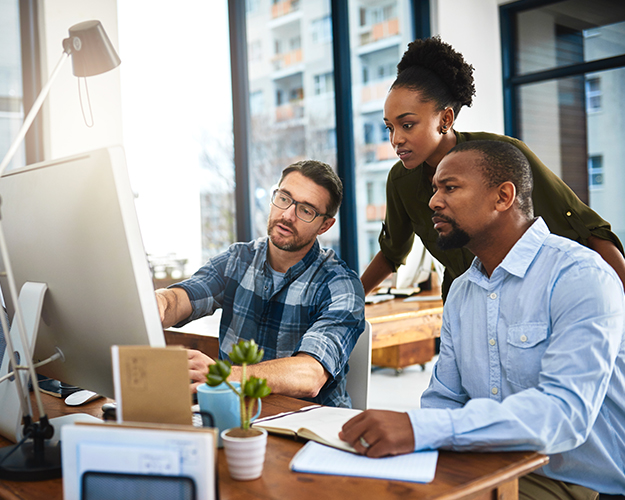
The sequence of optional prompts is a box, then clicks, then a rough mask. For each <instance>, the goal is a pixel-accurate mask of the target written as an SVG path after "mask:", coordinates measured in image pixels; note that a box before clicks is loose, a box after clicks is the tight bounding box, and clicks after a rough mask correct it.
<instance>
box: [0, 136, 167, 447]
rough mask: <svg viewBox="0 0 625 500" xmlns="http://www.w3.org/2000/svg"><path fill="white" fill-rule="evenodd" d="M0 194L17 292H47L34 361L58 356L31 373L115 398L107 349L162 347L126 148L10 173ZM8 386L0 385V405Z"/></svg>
mask: <svg viewBox="0 0 625 500" xmlns="http://www.w3.org/2000/svg"><path fill="white" fill-rule="evenodd" d="M0 199H1V204H0V215H1V216H2V224H3V228H4V232H5V238H6V242H7V248H8V254H9V258H10V261H11V265H12V268H13V274H14V276H15V280H16V285H17V289H18V291H19V290H20V288H21V287H22V285H23V284H24V283H26V282H36V283H45V284H46V285H47V288H48V289H47V292H46V295H45V298H44V301H43V308H42V312H41V321H40V324H39V329H38V333H36V341H35V345H34V359H35V361H37V360H43V359H46V358H49V357H50V356H51V355H53V354H54V353H55V352H57V351H59V352H61V353H62V357H63V359H62V360H57V361H53V362H51V363H49V364H47V365H45V366H43V367H41V368H39V369H38V372H39V373H41V374H43V375H46V376H48V377H51V378H54V379H57V380H60V381H62V382H65V383H67V384H72V385H76V386H79V387H81V388H84V389H89V390H92V391H94V392H97V393H98V394H101V395H103V396H108V397H113V396H114V389H113V377H112V368H111V349H110V348H111V346H112V345H115V344H118V345H123V344H129V345H148V344H149V345H152V346H164V345H165V340H164V334H163V328H162V325H161V322H160V317H159V314H158V308H157V305H156V298H155V296H154V288H153V284H152V278H151V274H150V270H149V265H148V262H147V257H146V253H145V251H144V247H143V242H142V239H141V233H140V230H139V223H138V220H137V216H136V211H135V206H134V195H133V192H132V190H131V187H130V181H129V177H128V173H127V170H126V162H125V155H124V152H123V149H122V148H121V147H119V146H117V147H110V148H105V149H99V150H96V151H91V152H87V153H84V154H80V155H75V156H72V157H69V158H64V159H60V160H54V161H47V162H42V163H38V164H34V165H29V166H26V167H23V168H20V169H17V170H13V171H10V172H7V173H5V174H4V175H3V176H2V178H0ZM2 285H3V287H2V288H3V295H4V298H5V300H8V298H9V294H8V288H6V283H4V282H2ZM8 305H9V306H10V304H8ZM11 338H12V339H14V337H13V336H12V337H11ZM18 345H21V344H19V342H18ZM7 358H8V356H6V355H5V356H4V359H3V361H2V371H3V372H4V373H7V370H8V360H7ZM2 375H3V373H2V372H0V377H1V376H2ZM9 389H10V390H9ZM11 391H13V392H14V391H15V388H14V387H13V388H8V387H7V381H5V382H0V407H4V408H6V406H5V403H4V402H3V401H2V399H1V398H3V397H5V398H6V397H9V393H10V392H11ZM16 401H17V400H16ZM0 433H2V434H4V435H6V432H3V429H0ZM9 433H10V432H9Z"/></svg>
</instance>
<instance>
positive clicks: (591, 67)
mask: <svg viewBox="0 0 625 500" xmlns="http://www.w3.org/2000/svg"><path fill="white" fill-rule="evenodd" d="M564 1H566V0H518V1H517V2H512V3H509V4H505V5H500V6H499V20H500V23H499V25H500V35H501V62H502V79H503V111H504V133H505V134H506V135H508V136H511V137H516V138H520V137H519V131H520V122H519V120H520V117H519V112H518V105H519V89H520V87H521V86H522V85H527V84H530V83H541V82H546V81H549V80H558V79H562V78H566V77H570V76H580V75H585V74H587V73H594V72H598V71H604V70H610V69H616V68H622V67H625V54H624V55H619V56H613V57H608V58H605V59H598V60H594V61H588V62H584V63H579V64H570V65H568V66H560V67H557V68H553V69H548V70H543V71H536V72H532V73H526V74H523V75H519V74H517V72H516V64H515V63H516V59H515V57H516V54H517V52H518V50H517V49H518V45H517V43H516V40H517V32H516V23H515V18H516V15H517V14H519V13H521V12H524V11H527V10H534V9H539V8H541V7H544V6H546V5H550V4H554V3H560V2H564Z"/></svg>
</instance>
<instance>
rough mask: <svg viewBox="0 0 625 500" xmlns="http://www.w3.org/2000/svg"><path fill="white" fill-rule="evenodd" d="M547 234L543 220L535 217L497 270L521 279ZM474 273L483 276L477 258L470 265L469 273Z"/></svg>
mask: <svg viewBox="0 0 625 500" xmlns="http://www.w3.org/2000/svg"><path fill="white" fill-rule="evenodd" d="M549 234H550V232H549V228H548V227H547V224H545V221H544V220H543V218H542V217H537V218H536V219H535V220H534V222H533V223H532V225H531V226H530V227H529V228H528V229H527V231H525V233H523V235H522V236H521V237H520V238H519V240H518V241H517V242H516V243H515V244H514V246H513V247H512V248H511V249H510V251H509V252H508V254H507V255H506V256H505V257H504V259H503V261H501V263H500V264H499V265H498V266H497V269H498V268H501V269H503V270H505V271H506V272H508V273H509V274H512V275H514V276H518V277H519V278H523V277H524V276H525V273H526V272H527V270H528V269H529V267H530V265H531V263H532V262H533V260H534V258H535V257H536V255H537V254H538V251H539V250H540V248H541V247H542V245H543V243H544V242H545V240H546V239H547V236H549ZM495 271H496V269H495ZM495 271H493V274H495ZM475 272H478V273H479V274H480V275H483V274H484V271H483V266H482V262H481V261H480V259H478V258H477V257H476V258H475V259H473V262H472V264H471V273H472V274H474V273H475Z"/></svg>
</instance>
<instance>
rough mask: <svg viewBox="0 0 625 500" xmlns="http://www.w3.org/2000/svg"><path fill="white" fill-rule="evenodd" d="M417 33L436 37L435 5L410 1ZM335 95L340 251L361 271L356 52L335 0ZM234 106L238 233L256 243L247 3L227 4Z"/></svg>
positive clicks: (343, 9) (343, 1)
mask: <svg viewBox="0 0 625 500" xmlns="http://www.w3.org/2000/svg"><path fill="white" fill-rule="evenodd" d="M410 4H411V7H412V24H413V26H412V28H413V32H414V34H415V38H427V37H429V36H431V21H430V1H429V0H411V1H410ZM330 13H331V14H330V15H331V20H332V23H331V24H332V46H333V56H334V91H335V113H336V115H335V116H336V143H337V151H336V163H337V170H338V172H337V173H338V175H339V177H340V178H341V179H342V181H343V188H344V193H343V203H342V204H341V207H340V209H339V226H340V236H339V251H340V254H341V258H342V259H343V260H344V261H345V263H346V264H347V265H348V266H349V267H350V268H351V269H354V270H356V271H358V269H359V261H358V231H357V213H356V210H357V209H356V161H355V146H354V128H353V119H354V116H353V109H352V75H351V71H352V68H351V48H350V43H349V15H348V14H349V2H348V0H330ZM228 14H229V25H230V58H231V67H232V101H233V128H234V168H235V181H236V187H235V199H236V207H237V209H236V227H237V229H236V231H237V233H236V234H237V239H238V240H239V241H249V240H251V239H252V237H253V236H252V235H253V233H252V207H253V204H252V196H251V192H250V182H249V177H250V176H249V152H250V150H251V144H250V140H251V130H250V123H251V121H250V117H251V115H250V106H249V98H250V96H249V80H248V58H247V41H246V38H247V26H246V2H241V1H239V0H228Z"/></svg>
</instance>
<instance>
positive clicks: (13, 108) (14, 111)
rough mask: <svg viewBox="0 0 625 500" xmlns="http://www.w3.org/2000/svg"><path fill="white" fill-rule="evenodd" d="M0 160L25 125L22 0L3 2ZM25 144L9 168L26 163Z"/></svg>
mask: <svg viewBox="0 0 625 500" xmlns="http://www.w3.org/2000/svg"><path fill="white" fill-rule="evenodd" d="M0 19H2V29H0V47H2V50H1V51H0V160H1V159H2V158H4V155H5V154H6V152H7V151H8V150H9V147H10V146H11V143H12V142H13V140H14V138H15V137H16V136H17V133H18V131H19V129H20V127H21V126H22V120H23V119H24V114H23V103H22V60H21V41H20V19H19V2H18V0H14V1H13V0H10V1H4V2H1V3H0ZM24 151H25V150H24V146H23V145H22V146H21V147H20V149H19V150H18V152H17V153H16V154H15V156H14V157H13V160H11V163H10V164H9V167H8V169H9V170H10V169H11V168H16V167H19V166H22V165H25V164H26V155H25V152H24Z"/></svg>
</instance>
